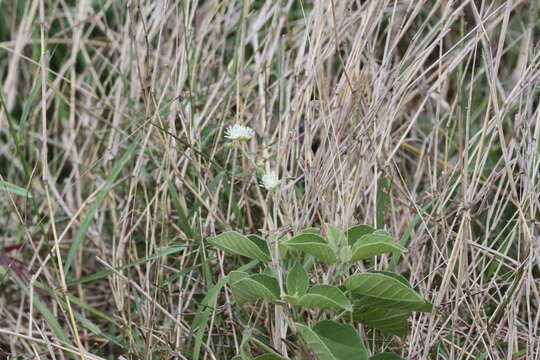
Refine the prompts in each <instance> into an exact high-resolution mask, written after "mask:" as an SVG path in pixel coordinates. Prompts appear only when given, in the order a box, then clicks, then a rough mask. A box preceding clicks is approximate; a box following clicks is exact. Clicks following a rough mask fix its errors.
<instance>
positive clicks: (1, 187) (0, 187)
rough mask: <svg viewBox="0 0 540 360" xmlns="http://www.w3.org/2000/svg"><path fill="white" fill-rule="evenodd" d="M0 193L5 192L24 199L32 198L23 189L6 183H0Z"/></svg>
mask: <svg viewBox="0 0 540 360" xmlns="http://www.w3.org/2000/svg"><path fill="white" fill-rule="evenodd" d="M0 191H7V192H9V193H12V194H15V195H20V196H25V197H32V195H31V194H30V193H29V192H28V191H26V189H25V188H22V187H20V186H18V185H15V184H12V183H9V182H7V181H0Z"/></svg>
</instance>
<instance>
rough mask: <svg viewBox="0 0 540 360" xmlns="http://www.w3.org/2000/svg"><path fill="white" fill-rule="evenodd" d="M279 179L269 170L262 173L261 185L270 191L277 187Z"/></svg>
mask: <svg viewBox="0 0 540 360" xmlns="http://www.w3.org/2000/svg"><path fill="white" fill-rule="evenodd" d="M279 183H280V180H279V178H278V176H277V174H276V172H275V171H270V172H268V173H266V174H264V175H263V177H262V179H261V186H263V187H264V188H265V189H266V190H268V191H272V190H274V189H275V188H277V187H278V185H279Z"/></svg>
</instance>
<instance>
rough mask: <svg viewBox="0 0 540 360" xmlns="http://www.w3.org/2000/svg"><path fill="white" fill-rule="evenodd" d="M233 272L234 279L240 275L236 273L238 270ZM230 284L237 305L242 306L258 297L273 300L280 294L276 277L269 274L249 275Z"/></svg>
mask: <svg viewBox="0 0 540 360" xmlns="http://www.w3.org/2000/svg"><path fill="white" fill-rule="evenodd" d="M234 273H235V274H234V278H236V279H237V278H238V277H240V276H242V275H240V274H238V273H239V272H234ZM239 275H240V276H239ZM230 286H231V289H232V292H233V295H234V298H235V299H236V302H237V303H238V305H239V306H243V305H244V304H245V303H247V302H250V301H254V300H259V299H265V300H268V301H271V302H274V301H276V300H277V299H278V298H279V296H280V294H279V284H278V281H277V279H276V278H275V277H273V276H269V275H264V274H255V275H250V276H247V277H243V278H241V279H239V280H236V281H234V282H231V284H230Z"/></svg>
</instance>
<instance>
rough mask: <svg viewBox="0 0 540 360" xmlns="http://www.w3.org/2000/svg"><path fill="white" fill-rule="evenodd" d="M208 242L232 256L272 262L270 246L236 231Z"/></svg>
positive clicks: (211, 238) (220, 235)
mask: <svg viewBox="0 0 540 360" xmlns="http://www.w3.org/2000/svg"><path fill="white" fill-rule="evenodd" d="M208 242H209V243H210V244H212V245H215V246H217V247H219V248H221V249H223V250H225V251H226V252H229V253H232V254H236V255H242V256H245V257H248V258H251V259H255V260H259V261H264V262H267V261H270V260H271V259H270V251H269V250H268V245H267V244H266V242H265V241H264V240H262V239H261V238H259V237H256V236H250V237H248V236H244V235H242V234H240V233H238V232H236V231H228V232H224V233H221V234H219V235H217V236H212V237H210V238H208Z"/></svg>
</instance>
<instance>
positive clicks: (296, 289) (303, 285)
mask: <svg viewBox="0 0 540 360" xmlns="http://www.w3.org/2000/svg"><path fill="white" fill-rule="evenodd" d="M285 285H286V287H287V294H289V295H298V296H302V295H304V294H305V293H306V291H307V289H308V286H309V277H308V273H307V272H306V270H304V267H303V266H302V264H300V263H298V262H297V263H296V264H295V265H294V266H293V268H292V269H291V270H290V271H289V273H288V274H287V281H286V284H285Z"/></svg>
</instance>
